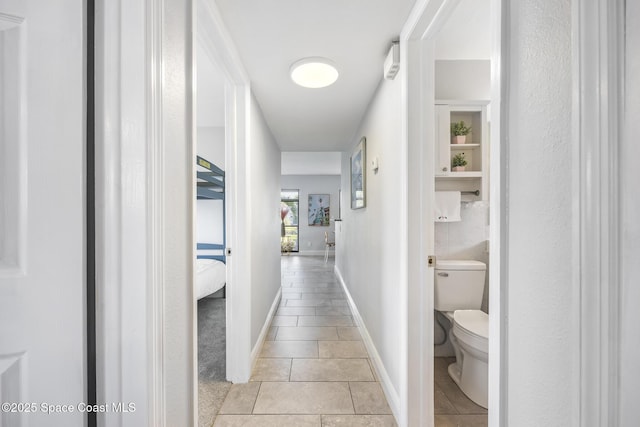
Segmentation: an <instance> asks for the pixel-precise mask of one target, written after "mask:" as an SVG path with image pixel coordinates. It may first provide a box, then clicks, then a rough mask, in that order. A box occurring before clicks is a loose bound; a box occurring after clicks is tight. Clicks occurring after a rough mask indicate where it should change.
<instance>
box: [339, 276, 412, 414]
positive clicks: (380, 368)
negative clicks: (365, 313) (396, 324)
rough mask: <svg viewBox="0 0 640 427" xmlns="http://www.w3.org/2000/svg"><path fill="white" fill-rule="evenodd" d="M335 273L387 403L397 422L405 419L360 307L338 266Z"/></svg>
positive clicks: (397, 396) (398, 398)
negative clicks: (361, 314) (359, 309)
mask: <svg viewBox="0 0 640 427" xmlns="http://www.w3.org/2000/svg"><path fill="white" fill-rule="evenodd" d="M333 269H334V272H335V274H336V276H337V278H338V281H340V284H341V285H342V289H344V292H345V294H346V295H347V300H348V301H349V307H350V308H351V311H352V313H353V320H355V322H356V325H358V326H359V327H360V335H362V341H363V343H364V345H365V347H366V348H367V351H368V352H369V358H370V359H371V361H372V362H373V368H374V369H375V370H376V374H377V376H378V379H379V380H380V384H381V385H382V390H383V391H384V394H385V396H386V397H387V401H388V402H389V406H390V407H391V411H392V412H393V415H394V416H395V418H396V420H400V419H403V417H402V416H401V411H400V395H399V394H398V392H397V390H396V389H395V388H394V387H393V384H392V383H391V378H390V377H389V374H388V373H387V370H386V369H385V367H384V364H383V363H382V359H380V354H379V353H378V350H377V349H376V346H375V345H374V344H373V340H372V339H371V335H369V331H368V330H367V326H366V325H365V324H364V322H363V320H362V317H361V316H360V312H359V311H358V307H357V306H356V303H355V302H354V301H353V298H352V297H351V294H350V293H349V289H348V288H347V285H346V283H345V282H344V278H343V277H342V273H341V272H340V269H339V268H338V266H334V268H333Z"/></svg>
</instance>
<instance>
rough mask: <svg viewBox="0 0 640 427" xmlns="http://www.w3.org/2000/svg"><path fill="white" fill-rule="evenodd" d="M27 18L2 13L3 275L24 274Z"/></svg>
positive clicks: (0, 232) (0, 175)
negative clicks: (25, 39) (24, 25)
mask: <svg viewBox="0 0 640 427" xmlns="http://www.w3.org/2000/svg"><path fill="white" fill-rule="evenodd" d="M23 22H24V18H22V17H19V16H14V15H9V14H6V13H2V12H0V275H1V276H13V275H22V274H24V264H25V255H26V253H25V251H26V247H25V245H26V228H25V219H26V218H27V212H26V197H27V194H26V192H27V187H26V182H27V167H26V164H25V159H26V157H25V153H26V145H27V141H26V132H25V131H24V124H25V123H24V120H25V118H24V116H25V111H24V109H25V106H26V105H25V94H26V91H25V84H26V82H25V79H24V77H23V76H25V75H26V66H25V52H24V44H23V40H24V29H23V26H22V24H23Z"/></svg>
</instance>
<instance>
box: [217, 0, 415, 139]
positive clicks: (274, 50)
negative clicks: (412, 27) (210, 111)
mask: <svg viewBox="0 0 640 427" xmlns="http://www.w3.org/2000/svg"><path fill="white" fill-rule="evenodd" d="M414 1H415V0H346V1H345V0H324V1H318V0H243V1H240V0H216V3H217V5H218V8H219V10H220V12H221V14H222V17H223V20H224V22H225V24H226V27H227V30H228V31H229V33H230V34H231V37H232V38H233V40H234V42H235V44H236V47H237V48H238V51H239V54H240V57H241V58H242V61H243V64H244V66H245V68H246V70H247V72H248V74H249V77H250V79H251V86H252V91H253V93H254V94H255V97H256V99H257V101H258V103H259V104H260V107H261V109H262V112H263V113H264V116H265V119H266V121H267V123H268V125H269V127H270V128H271V131H272V132H273V135H274V137H275V138H276V140H277V141H278V144H279V145H280V148H281V150H282V151H343V150H348V149H349V148H350V146H351V144H352V143H353V141H354V138H355V133H356V131H357V128H358V126H359V124H360V122H361V120H362V117H363V115H364V113H365V111H366V109H367V106H368V104H369V102H370V100H371V98H372V96H373V94H374V92H375V90H376V88H377V87H378V84H379V83H380V80H381V79H382V64H383V62H384V59H385V57H386V54H387V52H388V50H389V47H390V46H391V42H392V41H393V40H395V39H397V38H398V36H399V33H400V31H401V29H402V26H403V24H404V22H405V21H406V19H407V17H408V15H409V12H410V11H411V8H412V7H413V3H414ZM310 56H321V57H326V58H329V59H331V60H333V61H334V62H336V63H337V65H338V71H339V72H340V78H339V79H338V81H337V82H336V83H335V84H334V85H332V86H329V87H327V88H322V89H305V88H302V87H299V86H296V85H295V84H294V83H293V82H292V81H291V79H290V77H289V67H290V66H291V64H293V63H294V62H296V61H298V60H299V59H302V58H305V57H310Z"/></svg>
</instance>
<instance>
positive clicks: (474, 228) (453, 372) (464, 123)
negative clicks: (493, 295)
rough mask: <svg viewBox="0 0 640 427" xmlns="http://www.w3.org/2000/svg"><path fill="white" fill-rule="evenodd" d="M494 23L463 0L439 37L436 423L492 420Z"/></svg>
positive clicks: (481, 5) (486, 5)
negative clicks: (490, 316)
mask: <svg viewBox="0 0 640 427" xmlns="http://www.w3.org/2000/svg"><path fill="white" fill-rule="evenodd" d="M489 22H491V19H490V1H489V0H481V1H477V0H476V1H470V0H460V1H459V3H458V5H457V6H456V7H455V8H454V9H453V10H452V12H451V15H450V16H449V18H448V19H447V20H446V22H445V23H444V24H443V25H442V27H441V29H440V30H439V31H438V32H437V34H436V35H435V37H434V50H433V52H434V59H435V61H434V62H435V63H434V97H435V102H434V105H435V114H436V118H435V147H434V148H435V156H434V158H435V165H434V174H435V177H434V185H435V200H434V208H435V211H434V223H433V236H434V254H435V256H436V265H435V276H434V308H435V310H434V327H435V329H434V343H433V345H434V416H435V426H436V427H437V426H440V425H449V424H453V425H458V426H476V425H487V423H488V394H489V391H488V381H487V379H488V330H489V329H488V322H489V318H488V313H489V303H488V298H489V291H490V290H489V274H488V273H489V271H490V269H491V264H490V259H489V250H490V247H489V236H490V230H489V228H490V220H489V218H490V209H491V198H490V194H489V177H490V162H489V153H490V141H489V127H490V124H491V114H492V113H494V112H493V111H492V109H491V102H490V101H491V29H490V25H489ZM427 102H429V101H427ZM427 226H429V225H427ZM452 260H455V262H452ZM453 288H456V291H455V292H447V291H449V290H451V289H453ZM456 310H459V311H456ZM463 310H464V311H463ZM454 314H455V320H454ZM463 314H464V315H466V317H464V316H463ZM454 325H455V327H454Z"/></svg>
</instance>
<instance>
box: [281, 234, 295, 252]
mask: <svg viewBox="0 0 640 427" xmlns="http://www.w3.org/2000/svg"><path fill="white" fill-rule="evenodd" d="M294 246H295V242H294V241H293V240H291V239H289V238H287V237H283V238H282V239H280V251H281V252H282V253H283V254H285V255H289V253H290V252H291V251H293V247H294Z"/></svg>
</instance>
